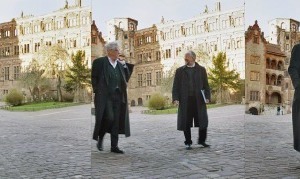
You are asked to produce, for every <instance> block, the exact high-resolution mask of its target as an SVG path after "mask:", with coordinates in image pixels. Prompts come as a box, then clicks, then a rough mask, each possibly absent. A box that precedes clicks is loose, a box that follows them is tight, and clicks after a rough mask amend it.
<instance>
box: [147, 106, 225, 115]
mask: <svg viewBox="0 0 300 179" xmlns="http://www.w3.org/2000/svg"><path fill="white" fill-rule="evenodd" d="M227 105H228V104H208V105H207V109H211V108H217V107H222V106H227ZM177 111H178V109H177V107H176V108H169V109H163V110H145V111H143V114H152V115H159V114H176V113H177Z"/></svg>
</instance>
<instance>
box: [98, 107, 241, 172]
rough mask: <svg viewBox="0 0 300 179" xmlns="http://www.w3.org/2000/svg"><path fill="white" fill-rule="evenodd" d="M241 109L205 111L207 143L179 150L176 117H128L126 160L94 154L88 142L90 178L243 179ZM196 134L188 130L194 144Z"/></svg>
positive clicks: (123, 141)
mask: <svg viewBox="0 0 300 179" xmlns="http://www.w3.org/2000/svg"><path fill="white" fill-rule="evenodd" d="M244 116H245V115H244V106H240V105H234V106H227V107H223V108H215V109H211V110H209V120H210V123H209V129H208V139H207V143H208V144H211V145H212V146H211V148H201V147H200V146H199V145H193V150H191V151H187V150H185V148H184V143H183V141H184V136H183V132H180V131H177V130H176V125H177V124H176V115H142V114H139V113H132V114H131V119H132V120H131V128H132V136H131V137H129V138H125V137H123V138H120V143H119V147H120V148H121V149H124V150H125V152H126V153H125V155H115V154H112V153H110V152H109V150H110V137H109V135H107V136H106V138H105V141H104V148H105V151H103V152H98V151H97V149H96V147H95V145H96V141H95V142H94V141H93V142H92V144H94V147H92V172H93V176H94V177H95V178H141V177H145V178H222V177H223V178H244V177H245V160H244V158H245V157H244V156H245V145H244V143H245V138H244ZM197 129H198V128H193V129H192V140H193V141H194V143H196V140H197V135H198V130H197Z"/></svg>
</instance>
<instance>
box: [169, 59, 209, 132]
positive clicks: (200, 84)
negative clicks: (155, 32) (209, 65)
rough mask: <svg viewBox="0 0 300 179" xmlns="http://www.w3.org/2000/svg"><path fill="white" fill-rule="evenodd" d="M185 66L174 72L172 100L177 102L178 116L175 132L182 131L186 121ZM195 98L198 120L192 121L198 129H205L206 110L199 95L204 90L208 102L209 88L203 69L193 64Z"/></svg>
mask: <svg viewBox="0 0 300 179" xmlns="http://www.w3.org/2000/svg"><path fill="white" fill-rule="evenodd" d="M186 68H188V67H187V66H186V65H184V66H182V67H180V68H178V69H177V70H176V72H175V77H174V83H173V89H172V99H173V101H175V100H178V101H179V106H178V115H177V130H180V131H184V130H185V129H186V128H187V127H193V126H192V125H193V123H191V126H186V120H187V107H188V86H189V85H188V81H189V80H188V74H187V72H186V70H185V69H186ZM195 68H196V71H195V75H194V82H195V91H196V94H195V97H196V102H197V109H198V111H197V112H198V119H194V126H195V127H199V128H200V129H206V128H207V126H208V116H207V108H206V103H205V101H204V98H203V96H202V94H201V90H204V93H205V97H206V99H209V100H210V88H209V85H208V79H207V73H206V70H205V68H204V67H202V66H200V65H199V64H198V63H196V64H195Z"/></svg>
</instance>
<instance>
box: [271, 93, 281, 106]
mask: <svg viewBox="0 0 300 179" xmlns="http://www.w3.org/2000/svg"><path fill="white" fill-rule="evenodd" d="M271 103H272V104H279V103H281V95H280V94H279V93H278V92H273V93H272V95H271Z"/></svg>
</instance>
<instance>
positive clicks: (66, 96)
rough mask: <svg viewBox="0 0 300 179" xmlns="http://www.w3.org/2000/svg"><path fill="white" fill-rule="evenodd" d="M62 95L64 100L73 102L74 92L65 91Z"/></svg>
mask: <svg viewBox="0 0 300 179" xmlns="http://www.w3.org/2000/svg"><path fill="white" fill-rule="evenodd" d="M62 97H63V101H65V102H73V100H74V94H73V93H68V92H65V93H63V96H62Z"/></svg>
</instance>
